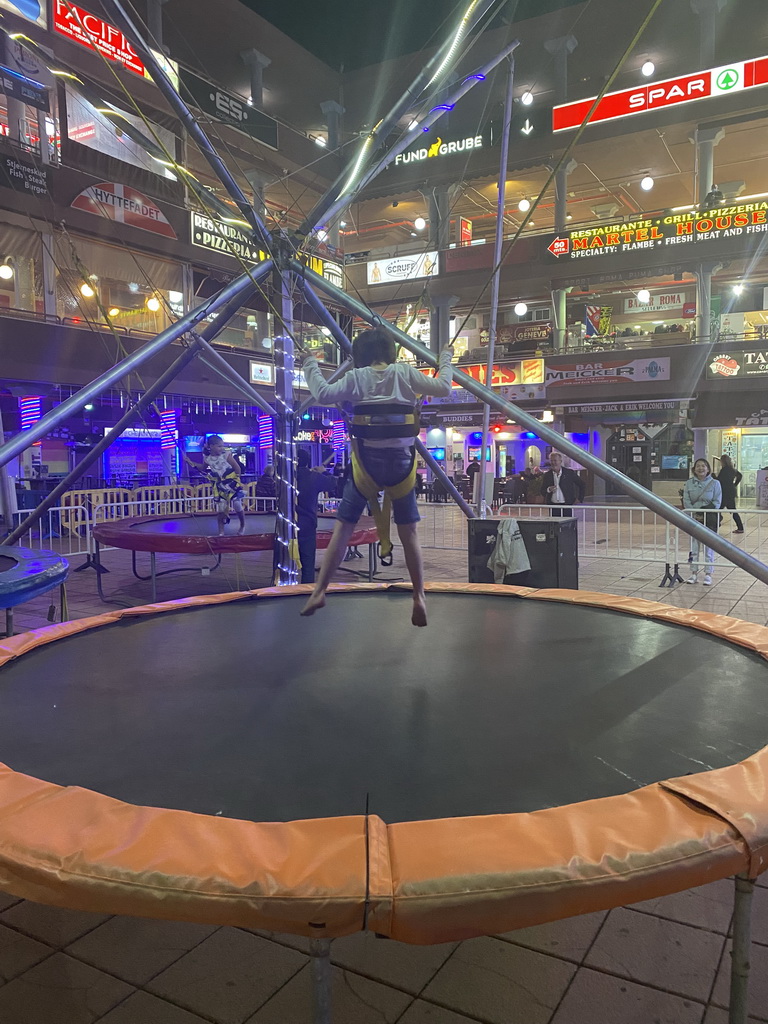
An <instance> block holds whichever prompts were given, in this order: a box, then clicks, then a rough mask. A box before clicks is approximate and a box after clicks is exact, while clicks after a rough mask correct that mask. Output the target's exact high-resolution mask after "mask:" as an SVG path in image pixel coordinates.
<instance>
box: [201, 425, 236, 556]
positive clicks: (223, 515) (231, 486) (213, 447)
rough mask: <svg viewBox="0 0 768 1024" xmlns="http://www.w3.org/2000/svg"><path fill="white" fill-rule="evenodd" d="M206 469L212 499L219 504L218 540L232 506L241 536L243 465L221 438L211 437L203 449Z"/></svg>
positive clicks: (217, 516)
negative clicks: (241, 475) (210, 485)
mask: <svg viewBox="0 0 768 1024" xmlns="http://www.w3.org/2000/svg"><path fill="white" fill-rule="evenodd" d="M203 465H204V466H205V470H206V476H207V477H208V479H209V480H210V481H211V484H212V485H213V496H214V498H215V500H216V518H217V520H218V524H219V536H220V537H221V536H222V534H223V533H224V527H225V526H226V525H227V523H228V521H229V510H230V506H231V508H232V511H233V512H235V514H236V515H237V518H238V519H239V521H240V529H239V530H238V531H237V533H238V536H240V534H242V533H243V532H244V530H245V514H244V513H243V498H244V497H245V491H244V490H243V487H242V484H241V482H240V465H239V463H237V462H236V461H235V458H234V456H233V455H232V453H231V452H230V451H229V450H228V449H227V446H226V445H225V444H224V441H223V439H222V438H221V437H219V435H218V434H210V435H209V437H208V439H207V440H206V442H205V447H204V448H203Z"/></svg>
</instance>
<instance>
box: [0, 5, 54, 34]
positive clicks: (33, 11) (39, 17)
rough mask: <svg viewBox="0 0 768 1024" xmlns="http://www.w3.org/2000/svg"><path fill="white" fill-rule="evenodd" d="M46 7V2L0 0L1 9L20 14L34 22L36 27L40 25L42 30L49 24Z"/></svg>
mask: <svg viewBox="0 0 768 1024" xmlns="http://www.w3.org/2000/svg"><path fill="white" fill-rule="evenodd" d="M46 6H47V3H46V0H0V7H2V9H3V10H4V11H11V12H12V13H13V14H19V15H21V17H22V18H26V19H27V21H33V22H34V23H35V24H36V25H40V27H41V28H45V27H46V23H47V19H46V17H45V8H46Z"/></svg>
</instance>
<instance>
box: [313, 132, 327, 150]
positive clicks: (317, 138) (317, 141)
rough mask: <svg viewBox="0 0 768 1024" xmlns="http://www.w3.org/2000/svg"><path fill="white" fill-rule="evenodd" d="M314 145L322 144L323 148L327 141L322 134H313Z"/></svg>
mask: <svg viewBox="0 0 768 1024" xmlns="http://www.w3.org/2000/svg"><path fill="white" fill-rule="evenodd" d="M315 145H316V146H322V147H323V149H324V148H325V147H326V146H327V145H328V143H327V142H326V140H325V139H324V138H323V136H322V135H316V136H315Z"/></svg>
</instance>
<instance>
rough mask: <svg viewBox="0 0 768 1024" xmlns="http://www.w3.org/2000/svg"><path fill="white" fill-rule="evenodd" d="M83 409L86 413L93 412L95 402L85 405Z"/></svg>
mask: <svg viewBox="0 0 768 1024" xmlns="http://www.w3.org/2000/svg"><path fill="white" fill-rule="evenodd" d="M83 408H84V409H85V411H86V412H91V411H92V410H93V402H88V404H87V405H84V406H83Z"/></svg>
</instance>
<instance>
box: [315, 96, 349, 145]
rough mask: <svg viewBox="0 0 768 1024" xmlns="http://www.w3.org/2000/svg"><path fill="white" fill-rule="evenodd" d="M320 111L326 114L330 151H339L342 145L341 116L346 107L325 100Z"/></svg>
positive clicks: (334, 101) (333, 101)
mask: <svg viewBox="0 0 768 1024" xmlns="http://www.w3.org/2000/svg"><path fill="white" fill-rule="evenodd" d="M320 109H321V110H322V112H323V113H324V114H325V125H326V127H327V129H328V149H332V150H337V149H338V148H339V146H340V145H341V115H342V114H343V113H344V107H342V105H341V104H340V103H337V102H336V100H323V102H322V103H321V104H320Z"/></svg>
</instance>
